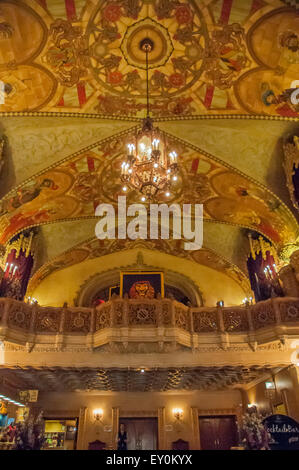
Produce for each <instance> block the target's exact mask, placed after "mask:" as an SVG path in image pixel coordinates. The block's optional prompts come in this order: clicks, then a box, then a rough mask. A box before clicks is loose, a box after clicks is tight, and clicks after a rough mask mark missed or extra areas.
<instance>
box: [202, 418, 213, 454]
mask: <svg viewBox="0 0 299 470" xmlns="http://www.w3.org/2000/svg"><path fill="white" fill-rule="evenodd" d="M199 432H200V447H201V449H202V450H216V449H217V442H216V426H215V419H214V418H209V417H206V418H199Z"/></svg>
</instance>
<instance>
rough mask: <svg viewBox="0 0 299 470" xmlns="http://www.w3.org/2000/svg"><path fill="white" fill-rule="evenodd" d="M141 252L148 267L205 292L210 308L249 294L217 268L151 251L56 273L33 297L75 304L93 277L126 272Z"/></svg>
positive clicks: (49, 303)
mask: <svg viewBox="0 0 299 470" xmlns="http://www.w3.org/2000/svg"><path fill="white" fill-rule="evenodd" d="M140 251H141V252H142V255H143V260H144V263H145V265H148V266H154V267H155V268H157V269H161V270H171V271H175V272H178V273H180V274H183V275H184V276H187V277H188V278H190V279H192V281H193V282H194V284H195V285H196V286H197V287H198V288H199V290H200V291H201V292H202V294H203V298H204V302H205V305H207V306H211V307H214V306H215V305H216V302H217V301H219V300H224V302H225V305H240V304H241V303H242V299H243V298H244V297H246V295H247V294H246V293H245V291H244V290H243V289H242V288H241V287H240V285H239V284H237V282H235V281H234V280H233V279H232V278H231V277H229V276H227V275H225V274H223V273H221V272H219V271H216V270H215V269H211V268H209V267H206V266H203V265H200V264H197V263H194V262H192V261H189V260H187V259H183V258H180V260H179V262H178V259H177V257H175V256H171V255H166V254H165V253H160V252H158V251H150V250H128V251H124V252H118V253H113V254H111V255H107V256H103V257H101V258H96V259H92V260H88V261H84V262H82V263H79V264H76V265H74V266H71V267H69V268H66V269H62V270H60V271H56V272H54V273H53V274H50V275H49V276H47V277H46V278H45V279H44V280H42V281H41V283H40V284H39V286H38V287H37V288H36V289H35V290H34V291H33V292H32V294H31V295H32V296H33V297H35V298H36V299H37V300H38V302H39V304H40V305H45V306H53V307H61V306H62V305H63V304H64V302H68V304H69V305H73V301H74V298H75V297H76V296H77V293H78V292H79V291H80V287H81V286H82V285H83V284H84V283H85V282H86V281H87V280H88V279H89V278H90V277H91V276H93V275H95V274H99V273H101V272H105V271H107V270H111V269H119V270H125V269H126V267H128V266H130V265H132V263H135V262H136V258H137V254H138V252H140ZM144 269H146V268H144Z"/></svg>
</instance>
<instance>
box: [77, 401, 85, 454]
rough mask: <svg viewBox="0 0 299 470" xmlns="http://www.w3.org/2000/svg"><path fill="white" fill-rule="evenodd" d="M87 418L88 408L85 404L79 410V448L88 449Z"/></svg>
mask: <svg viewBox="0 0 299 470" xmlns="http://www.w3.org/2000/svg"><path fill="white" fill-rule="evenodd" d="M86 420H87V408H86V406H84V407H82V408H80V412H79V423H78V437H77V450H86V445H85V432H86Z"/></svg>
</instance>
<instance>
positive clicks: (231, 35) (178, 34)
mask: <svg viewBox="0 0 299 470" xmlns="http://www.w3.org/2000/svg"><path fill="white" fill-rule="evenodd" d="M298 23H299V18H298V16H296V15H295V13H294V9H292V8H290V7H288V6H286V5H285V3H284V2H282V1H281V2H280V1H276V0H264V1H257V0H248V1H247V0H246V1H245V0H244V1H243V0H242V1H240V0H239V1H236V0H233V1H227V0H207V1H205V2H202V1H196V0H191V1H186V0H180V1H175V2H174V1H172V0H146V1H141V0H130V1H128V0H117V1H107V0H102V1H97V2H95V1H92V0H86V1H83V0H61V1H58V0H40V1H37V0H36V1H34V0H23V1H18V2H16V1H12V0H3V1H2V2H1V11H0V26H1V28H0V44H1V53H0V80H2V81H3V82H4V83H5V84H6V99H5V104H4V105H3V106H2V107H1V111H2V112H3V113H5V112H25V113H28V112H30V111H39V112H54V113H70V112H71V113H83V114H88V115H93V114H94V115H101V116H121V117H124V118H133V117H141V116H143V115H144V112H145V107H146V102H145V101H146V100H145V97H146V80H145V78H146V72H145V70H144V68H145V67H144V64H145V60H144V57H143V53H142V52H141V50H140V47H139V45H140V42H141V41H142V39H144V38H145V37H150V38H151V39H152V41H153V42H154V48H153V52H152V53H151V55H150V58H149V59H150V76H149V79H150V93H151V98H152V99H151V111H152V114H153V115H154V116H155V117H173V118H174V117H184V118H186V117H188V116H193V115H206V114H209V115H211V116H213V115H215V116H217V115H222V116H223V115H228V116H231V115H240V114H243V115H248V114H255V115H265V116H277V117H283V118H298V117H299V109H298V106H297V105H293V104H292V103H291V100H290V87H291V83H292V82H293V81H294V80H296V79H298V73H297V74H296V67H298V63H299V34H298V30H299V28H298Z"/></svg>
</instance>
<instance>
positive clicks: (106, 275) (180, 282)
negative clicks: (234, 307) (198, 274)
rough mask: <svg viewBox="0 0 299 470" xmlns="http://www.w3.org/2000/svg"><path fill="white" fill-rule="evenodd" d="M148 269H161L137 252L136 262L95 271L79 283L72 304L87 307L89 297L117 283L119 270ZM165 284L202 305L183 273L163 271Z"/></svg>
mask: <svg viewBox="0 0 299 470" xmlns="http://www.w3.org/2000/svg"><path fill="white" fill-rule="evenodd" d="M143 269H144V270H148V271H161V268H159V267H157V266H150V265H147V264H145V263H144V262H143V257H142V253H141V252H138V254H137V260H136V263H133V264H130V265H126V266H121V267H120V268H117V269H110V270H107V271H104V272H102V273H97V274H94V275H92V276H90V277H89V278H88V279H87V280H86V281H85V282H84V283H83V284H81V286H80V288H79V290H78V292H77V295H76V297H75V298H74V305H75V306H76V307H88V306H90V305H89V302H90V299H92V298H93V297H94V296H95V295H96V293H97V292H98V291H99V287H100V288H102V289H105V288H108V287H110V286H113V285H116V284H117V283H119V271H120V270H129V271H130V270H143ZM164 279H165V284H167V285H169V286H171V287H176V288H178V289H180V290H181V291H182V292H183V293H184V294H185V295H186V296H187V297H188V298H189V299H190V301H191V303H192V306H193V307H203V306H204V298H203V294H202V292H201V291H200V290H199V288H198V287H197V286H196V284H195V283H194V282H193V281H192V280H191V279H190V278H189V277H187V276H185V275H184V274H181V273H178V272H176V271H170V270H167V271H164Z"/></svg>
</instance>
